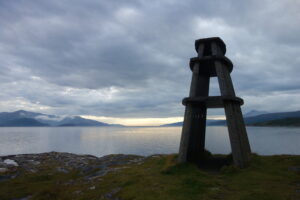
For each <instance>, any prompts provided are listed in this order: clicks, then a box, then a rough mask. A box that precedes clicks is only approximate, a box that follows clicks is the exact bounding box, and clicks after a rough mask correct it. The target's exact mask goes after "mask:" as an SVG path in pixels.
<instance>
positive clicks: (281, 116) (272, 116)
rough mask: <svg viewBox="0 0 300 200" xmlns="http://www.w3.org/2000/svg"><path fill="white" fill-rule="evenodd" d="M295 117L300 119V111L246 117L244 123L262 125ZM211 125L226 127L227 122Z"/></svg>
mask: <svg viewBox="0 0 300 200" xmlns="http://www.w3.org/2000/svg"><path fill="white" fill-rule="evenodd" d="M294 117H300V111H294V112H279V113H268V114H261V115H257V116H251V117H244V121H245V124H246V125H253V124H256V123H262V122H267V121H272V120H279V119H285V118H294ZM210 125H213V126H224V125H226V120H219V121H216V122H213V123H211V124H210Z"/></svg>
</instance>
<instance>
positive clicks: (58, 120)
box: [0, 110, 110, 126]
mask: <svg viewBox="0 0 300 200" xmlns="http://www.w3.org/2000/svg"><path fill="white" fill-rule="evenodd" d="M0 126H110V125H109V124H106V123H103V122H98V121H95V120H90V119H85V118H82V117H79V116H74V117H70V116H67V117H64V116H57V115H46V114H42V113H35V112H28V111H25V110H19V111H16V112H2V113H0Z"/></svg>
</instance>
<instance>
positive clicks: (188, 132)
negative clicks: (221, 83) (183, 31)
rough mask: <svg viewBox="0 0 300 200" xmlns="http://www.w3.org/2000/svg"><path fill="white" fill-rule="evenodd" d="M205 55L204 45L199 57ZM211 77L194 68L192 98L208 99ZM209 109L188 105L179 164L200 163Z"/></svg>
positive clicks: (201, 46) (202, 106)
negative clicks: (202, 97)
mask: <svg viewBox="0 0 300 200" xmlns="http://www.w3.org/2000/svg"><path fill="white" fill-rule="evenodd" d="M203 55H204V45H199V48H198V57H199V58H201V57H203ZM208 92H209V77H208V76H205V75H203V74H201V73H200V66H199V65H195V66H194V67H193V76H192V82H191V87H190V97H197V96H204V97H207V96H208ZM206 113H207V108H206V106H205V105H204V104H198V105H195V104H188V105H187V106H186V110H185V114H184V119H185V120H184V122H183V128H182V134H181V141H180V150H179V156H178V157H179V158H178V160H179V162H192V163H197V164H198V163H199V162H200V160H201V157H200V156H201V153H202V152H203V151H204V147H205V129H206Z"/></svg>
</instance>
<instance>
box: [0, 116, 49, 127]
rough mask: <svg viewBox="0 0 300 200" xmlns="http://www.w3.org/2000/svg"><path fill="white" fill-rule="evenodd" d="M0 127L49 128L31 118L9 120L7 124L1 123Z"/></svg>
mask: <svg viewBox="0 0 300 200" xmlns="http://www.w3.org/2000/svg"><path fill="white" fill-rule="evenodd" d="M0 126H13V127H16V126H29V127H30V126H48V124H44V123H41V122H38V121H37V120H35V119H31V118H18V119H11V120H7V121H5V122H1V123H0Z"/></svg>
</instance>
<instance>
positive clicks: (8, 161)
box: [3, 159, 19, 167]
mask: <svg viewBox="0 0 300 200" xmlns="http://www.w3.org/2000/svg"><path fill="white" fill-rule="evenodd" d="M3 162H4V163H5V164H7V165H12V166H15V167H18V166H19V164H18V163H16V161H14V160H11V159H5V160H4V161H3Z"/></svg>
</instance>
